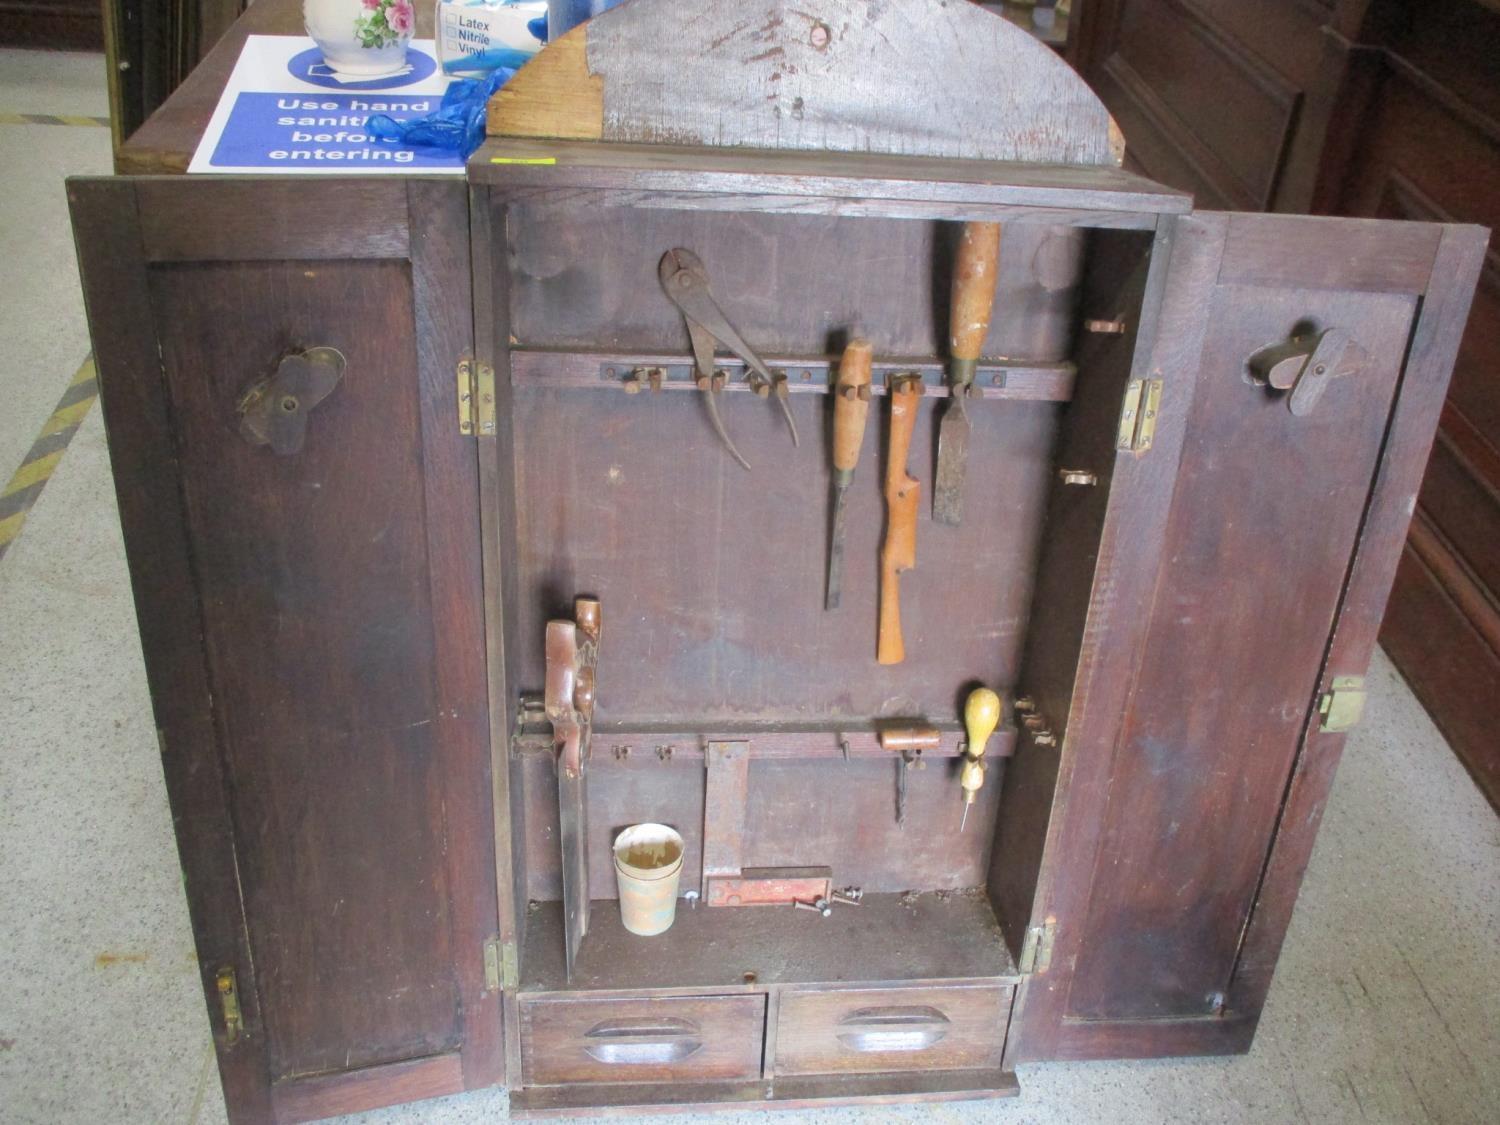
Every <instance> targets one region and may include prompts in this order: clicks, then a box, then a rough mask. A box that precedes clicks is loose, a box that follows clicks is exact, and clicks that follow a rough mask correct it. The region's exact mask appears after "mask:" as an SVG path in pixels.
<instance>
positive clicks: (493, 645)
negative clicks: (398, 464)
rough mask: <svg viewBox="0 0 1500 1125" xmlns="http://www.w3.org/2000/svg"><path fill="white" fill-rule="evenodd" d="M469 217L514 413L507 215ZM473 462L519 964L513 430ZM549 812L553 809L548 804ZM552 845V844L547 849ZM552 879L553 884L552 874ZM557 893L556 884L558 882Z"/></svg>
mask: <svg viewBox="0 0 1500 1125" xmlns="http://www.w3.org/2000/svg"><path fill="white" fill-rule="evenodd" d="M469 216H470V218H469V221H470V224H471V235H472V240H473V253H472V261H471V265H472V269H473V291H474V356H473V358H474V362H475V363H476V364H479V365H489V366H490V368H491V369H492V370H494V371H495V372H496V376H495V400H496V401H495V411H496V416H497V417H499V418H505V417H508V416H509V415H510V414H511V412H512V400H511V380H510V378H509V375H510V366H509V363H510V359H509V351H508V349H507V348H506V347H505V342H506V341H507V340H508V338H509V324H510V314H509V309H510V274H509V271H506V270H504V269H501V268H499V265H498V263H497V262H496V260H495V258H496V255H495V250H496V247H497V245H498V244H499V243H498V242H497V240H499V239H502V238H503V235H502V233H501V232H503V231H504V230H505V223H506V218H505V213H504V211H503V210H496V209H492V207H491V205H490V199H489V192H488V189H485V188H479V187H471V188H470V190H469ZM474 440H475V445H476V447H477V448H476V453H477V455H478V460H479V504H480V510H479V527H480V551H481V556H482V565H483V571H484V637H485V672H486V676H487V680H488V687H489V714H490V782H491V791H492V793H493V807H494V809H495V816H494V823H493V826H492V831H493V838H494V841H495V882H496V885H497V888H498V900H499V906H500V919H499V930H498V937H499V939H500V943H501V946H502V948H503V950H504V951H506V952H508V953H509V954H510V955H511V956H512V957H513V958H514V959H515V961H516V964H517V965H518V966H519V965H520V963H521V958H522V955H523V950H522V935H523V934H524V932H525V910H526V890H525V888H526V885H527V867H526V864H527V850H526V842H527V841H529V840H530V839H531V834H530V833H529V832H528V831H527V820H526V806H525V791H524V789H523V787H522V784H521V772H522V762H521V761H520V760H519V759H516V760H512V757H511V752H510V748H511V735H512V734H513V724H514V722H515V707H514V695H515V684H516V662H517V659H518V654H519V645H518V644H517V642H516V637H515V616H514V612H513V607H514V606H516V604H517V593H516V591H517V585H516V566H515V557H516V548H515V536H516V514H515V491H514V489H513V488H512V487H511V485H510V482H511V481H513V479H514V477H515V442H514V433H513V431H512V430H511V428H510V427H508V426H499V425H497V426H496V432H495V434H494V435H482V434H481V435H476V436H475V439H474ZM550 808H551V809H553V810H555V809H556V808H557V802H556V800H554V801H553V802H552V805H551V806H550ZM554 851H555V849H554ZM559 883H560V880H559ZM558 893H559V895H561V887H560V885H559V892H558ZM502 1007H503V1010H504V1013H505V1020H504V1022H505V1026H507V1027H509V1028H511V1029H514V1028H515V1027H516V1021H517V1019H518V1013H517V1011H516V1007H515V990H514V988H507V989H506V991H505V996H504V999H503V1001H502ZM520 1072H521V1041H520V1036H519V1035H517V1034H516V1033H515V1032H514V1030H512V1032H511V1033H510V1034H508V1035H507V1036H506V1037H505V1075H506V1079H507V1081H510V1082H512V1083H514V1082H515V1081H516V1076H517V1075H519V1074H520Z"/></svg>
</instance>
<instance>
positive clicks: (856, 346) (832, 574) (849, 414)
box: [823, 339, 874, 609]
mask: <svg viewBox="0 0 1500 1125" xmlns="http://www.w3.org/2000/svg"><path fill="white" fill-rule="evenodd" d="M873 358H874V349H873V348H872V347H871V346H870V342H869V341H868V340H864V339H856V340H852V341H850V343H849V346H848V347H846V348H845V349H844V357H843V359H842V360H840V361H839V370H838V382H837V384H836V385H835V386H834V389H833V534H832V536H831V538H830V539H829V541H828V586H827V589H826V593H825V594H824V598H823V608H824V609H838V607H839V599H840V597H841V595H842V592H843V585H844V524H845V521H846V519H847V516H848V510H849V485H850V484H852V483H853V482H854V470H855V468H856V466H858V465H859V451H860V449H861V448H862V447H863V445H864V441H865V422H866V418H867V417H868V415H869V413H870V363H871V360H872V359H873Z"/></svg>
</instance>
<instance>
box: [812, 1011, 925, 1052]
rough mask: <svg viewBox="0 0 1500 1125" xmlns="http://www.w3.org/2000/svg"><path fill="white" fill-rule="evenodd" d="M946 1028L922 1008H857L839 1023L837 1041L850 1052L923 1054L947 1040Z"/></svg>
mask: <svg viewBox="0 0 1500 1125" xmlns="http://www.w3.org/2000/svg"><path fill="white" fill-rule="evenodd" d="M949 1026H950V1024H949V1020H948V1017H947V1016H945V1015H943V1013H942V1012H940V1011H938V1009H936V1008H931V1007H928V1006H926V1005H920V1006H919V1005H910V1006H905V1007H889V1008H858V1009H856V1010H855V1011H852V1012H850V1013H849V1014H848V1015H847V1016H845V1017H844V1018H843V1019H841V1020H839V1033H838V1039H839V1042H840V1043H842V1044H843V1045H844V1046H845V1047H848V1048H849V1049H850V1050H851V1051H869V1052H875V1051H925V1050H927V1048H929V1047H932V1046H935V1045H936V1044H938V1043H940V1042H942V1040H944V1039H945V1038H947V1036H948V1028H949Z"/></svg>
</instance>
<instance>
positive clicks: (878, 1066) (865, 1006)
mask: <svg viewBox="0 0 1500 1125" xmlns="http://www.w3.org/2000/svg"><path fill="white" fill-rule="evenodd" d="M1011 994H1012V989H1010V988H1008V987H1004V986H995V985H961V986H947V987H940V988H931V987H928V988H860V989H844V990H839V989H826V988H818V989H808V988H799V989H787V990H784V991H783V992H782V994H781V999H780V1003H779V1004H778V1014H777V1038H776V1052H775V1057H774V1072H775V1073H776V1074H778V1075H781V1074H837V1073H851V1074H853V1073H863V1074H878V1073H880V1072H882V1071H895V1070H923V1069H936V1070H962V1069H965V1068H969V1067H981V1068H986V1069H992V1068H995V1067H998V1066H999V1065H1000V1053H1001V1049H1002V1047H1003V1046H1004V1044H1005V1027H1006V1024H1007V1023H1008V1022H1009V1018H1010V1001H1011ZM900 1020H907V1021H911V1022H909V1023H907V1024H905V1025H903V1024H901V1023H899V1022H897V1021H900ZM924 1036H925V1038H924ZM903 1039H904V1040H905V1041H904V1042H903V1041H901V1040H903Z"/></svg>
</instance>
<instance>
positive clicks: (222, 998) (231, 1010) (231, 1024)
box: [214, 969, 245, 1047]
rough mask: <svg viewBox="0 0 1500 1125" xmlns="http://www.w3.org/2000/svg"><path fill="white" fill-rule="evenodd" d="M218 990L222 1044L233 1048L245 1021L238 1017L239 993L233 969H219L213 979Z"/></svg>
mask: <svg viewBox="0 0 1500 1125" xmlns="http://www.w3.org/2000/svg"><path fill="white" fill-rule="evenodd" d="M214 984H215V985H216V986H217V987H218V989H219V1007H220V1008H221V1009H222V1010H223V1013H224V1042H225V1043H226V1044H227V1045H228V1046H231V1047H233V1046H234V1045H235V1043H237V1042H238V1041H239V1038H240V1032H241V1031H242V1030H244V1027H245V1020H244V1017H243V1016H241V1015H240V993H239V988H238V986H237V985H236V984H235V979H234V970H233V969H220V970H219V973H218V976H216V977H215V978H214Z"/></svg>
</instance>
